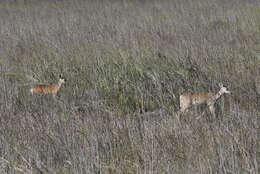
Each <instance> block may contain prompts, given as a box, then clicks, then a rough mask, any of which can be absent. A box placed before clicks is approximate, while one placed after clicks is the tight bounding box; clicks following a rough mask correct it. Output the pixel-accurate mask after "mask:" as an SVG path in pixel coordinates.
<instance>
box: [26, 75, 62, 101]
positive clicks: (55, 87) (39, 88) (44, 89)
mask: <svg viewBox="0 0 260 174" xmlns="http://www.w3.org/2000/svg"><path fill="white" fill-rule="evenodd" d="M65 81H66V80H65V79H64V78H62V76H61V75H60V76H59V81H58V84H49V85H47V84H39V85H35V86H33V87H32V88H31V89H30V92H31V94H32V95H33V94H52V95H53V97H55V96H56V95H57V92H58V91H59V90H60V88H61V85H62V84H63V83H65Z"/></svg>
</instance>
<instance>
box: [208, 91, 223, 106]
mask: <svg viewBox="0 0 260 174" xmlns="http://www.w3.org/2000/svg"><path fill="white" fill-rule="evenodd" d="M222 95H223V93H222V92H221V91H219V92H218V93H217V94H216V95H213V96H212V97H211V98H210V99H209V100H208V102H207V104H208V105H213V104H215V103H216V101H217V100H218V99H219V98H220V97H221V96H222Z"/></svg>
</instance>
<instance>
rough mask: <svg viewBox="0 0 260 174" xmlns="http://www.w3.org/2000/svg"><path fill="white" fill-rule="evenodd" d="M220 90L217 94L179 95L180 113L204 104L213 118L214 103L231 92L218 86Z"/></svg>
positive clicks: (195, 93) (221, 85)
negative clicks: (193, 106)
mask: <svg viewBox="0 0 260 174" xmlns="http://www.w3.org/2000/svg"><path fill="white" fill-rule="evenodd" d="M219 87H220V90H219V91H218V92H217V93H212V92H193V93H190V92H189V93H184V94H182V95H180V112H181V113H183V112H185V111H186V110H187V109H188V108H190V107H191V106H192V105H200V104H203V103H206V104H207V106H208V107H209V110H210V112H211V114H212V115H214V116H215V103H216V102H217V100H218V99H219V98H220V97H221V96H222V95H223V94H230V93H231V92H230V91H228V90H227V88H226V87H224V86H223V84H222V83H220V84H219Z"/></svg>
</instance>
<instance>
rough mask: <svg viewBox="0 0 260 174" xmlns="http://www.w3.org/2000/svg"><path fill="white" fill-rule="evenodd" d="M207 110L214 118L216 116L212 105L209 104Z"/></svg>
mask: <svg viewBox="0 0 260 174" xmlns="http://www.w3.org/2000/svg"><path fill="white" fill-rule="evenodd" d="M209 111H210V112H211V114H212V115H213V116H214V118H216V113H215V106H214V105H209Z"/></svg>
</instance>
